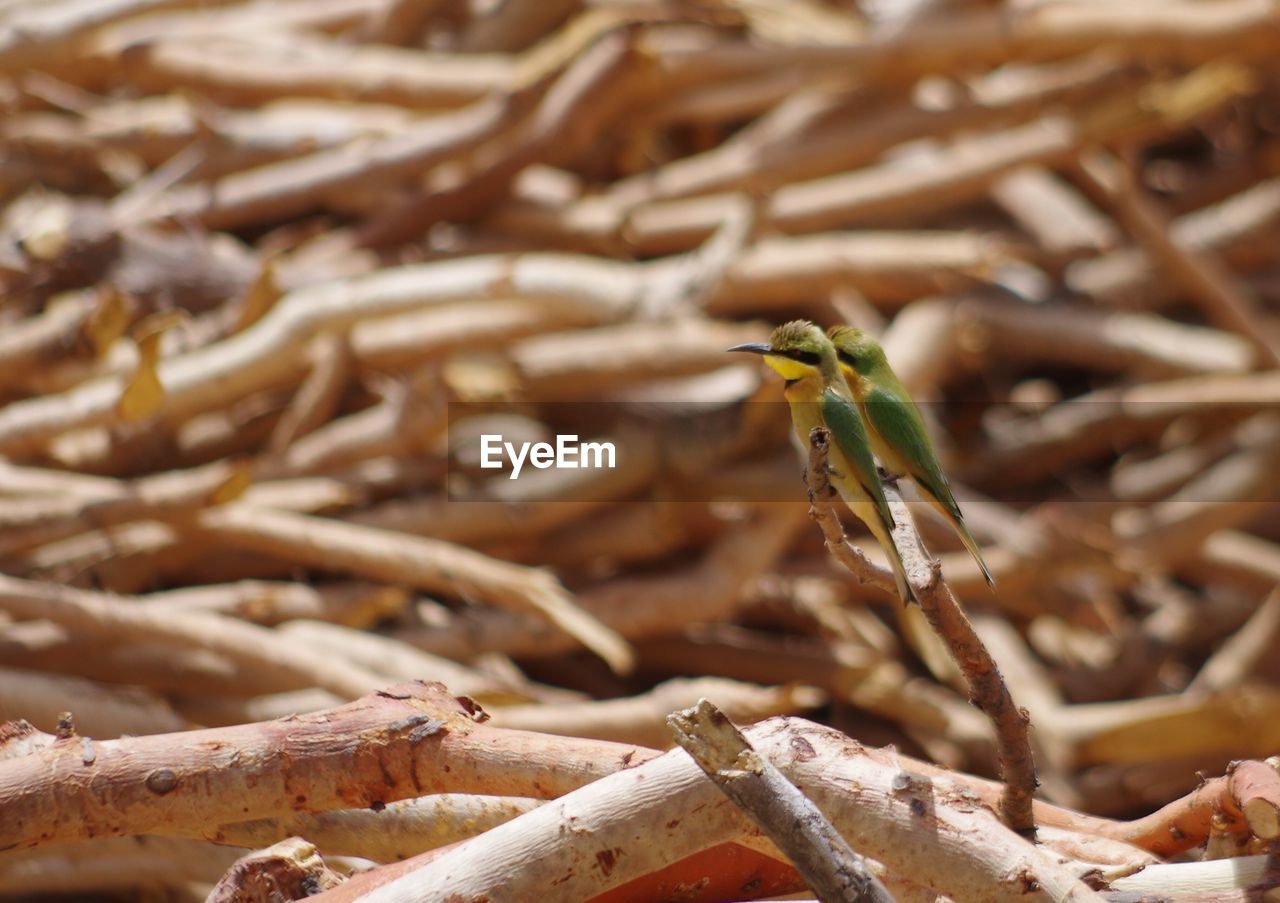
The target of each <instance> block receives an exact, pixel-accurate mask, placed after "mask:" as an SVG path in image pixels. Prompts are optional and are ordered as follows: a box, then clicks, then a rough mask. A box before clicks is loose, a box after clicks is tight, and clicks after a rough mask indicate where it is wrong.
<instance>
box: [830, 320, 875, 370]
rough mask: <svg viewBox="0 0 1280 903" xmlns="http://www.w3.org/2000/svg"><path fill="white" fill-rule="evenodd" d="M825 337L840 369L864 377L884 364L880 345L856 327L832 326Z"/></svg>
mask: <svg viewBox="0 0 1280 903" xmlns="http://www.w3.org/2000/svg"><path fill="white" fill-rule="evenodd" d="M827 335H828V336H829V337H830V338H831V344H832V345H834V346H835V348H836V358H837V359H838V360H839V361H840V366H841V367H845V368H848V369H850V370H854V371H856V372H857V373H859V374H861V375H863V376H865V375H867V374H869V373H871V372H872V371H874V370H875V369H876V368H877V367H880V366H882V365H883V364H884V362H885V358H884V349H883V348H881V347H880V343H879V342H877V341H876V340H875V339H873V338H872V337H871V336H870V335H868V334H867V333H865V332H863V331H862V330H861V329H859V328H858V327H856V326H832V327H831V328H830V329H829V330H827Z"/></svg>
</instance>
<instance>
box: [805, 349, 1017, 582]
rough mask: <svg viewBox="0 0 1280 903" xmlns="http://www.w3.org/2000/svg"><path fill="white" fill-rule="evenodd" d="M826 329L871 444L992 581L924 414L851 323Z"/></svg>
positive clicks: (881, 351)
mask: <svg viewBox="0 0 1280 903" xmlns="http://www.w3.org/2000/svg"><path fill="white" fill-rule="evenodd" d="M828 334H829V335H830V338H831V342H832V344H833V345H834V346H835V349H836V357H837V359H838V361H839V362H840V370H841V372H842V373H843V374H844V378H845V379H846V380H847V381H848V384H849V389H850V391H851V392H852V393H853V397H854V399H855V400H856V401H857V403H858V409H859V410H860V411H861V412H862V416H863V418H864V419H865V420H866V424H867V432H868V433H869V434H870V438H871V450H872V451H874V452H875V454H876V457H878V458H879V459H880V461H881V463H883V464H884V466H885V467H886V468H888V469H889V470H890V471H893V472H895V473H897V474H901V475H905V476H909V477H911V479H913V480H915V482H916V485H917V486H918V487H919V488H920V494H921V495H923V496H924V497H925V498H926V499H927V500H928V501H929V502H931V503H932V504H933V506H934V507H935V508H937V509H938V511H940V512H941V513H942V516H943V517H945V518H946V519H947V521H948V522H949V523H950V524H951V526H952V527H954V528H955V531H956V533H957V534H958V535H959V537H960V541H961V542H963V543H964V547H965V548H966V549H968V550H969V554H970V555H972V556H973V559H974V561H976V562H978V567H979V568H980V569H981V570H982V576H983V577H984V578H985V579H986V581H987V584H988V585H989V586H995V579H994V578H993V577H992V576H991V572H990V571H989V570H987V565H986V562H984V561H983V560H982V552H981V551H980V550H979V548H978V543H977V542H976V541H975V540H974V538H973V535H972V534H971V533H970V532H969V528H968V527H966V526H965V523H964V517H963V515H961V513H960V506H959V505H957V504H956V500H955V496H953V495H952V494H951V485H950V483H948V482H947V475H946V474H945V473H943V472H942V465H941V464H939V463H938V455H937V452H935V451H934V450H933V442H932V441H931V440H930V439H929V432H928V430H927V429H926V428H925V425H924V419H923V418H922V417H921V416H920V411H919V410H918V409H917V408H916V403H915V402H914V401H912V399H911V396H910V394H908V392H907V390H906V387H905V386H903V385H902V383H901V382H900V381H899V380H898V376H897V374H895V373H894V372H893V368H892V367H890V366H889V361H888V360H887V359H886V358H885V355H884V349H883V348H881V347H880V344H879V343H878V342H877V341H876V340H875V339H873V338H872V337H871V336H869V335H867V334H866V333H865V332H863V331H862V330H861V329H857V328H856V327H853V326H833V327H831V329H830V330H829V333H828Z"/></svg>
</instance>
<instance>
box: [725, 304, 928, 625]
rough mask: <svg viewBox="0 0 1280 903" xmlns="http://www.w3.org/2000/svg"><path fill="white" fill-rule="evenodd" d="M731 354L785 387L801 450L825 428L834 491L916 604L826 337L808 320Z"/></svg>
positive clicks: (905, 597) (863, 434)
mask: <svg viewBox="0 0 1280 903" xmlns="http://www.w3.org/2000/svg"><path fill="white" fill-rule="evenodd" d="M729 350H730V351H746V352H750V353H752V354H759V355H762V356H763V357H764V362H765V363H766V364H768V365H769V367H771V368H772V369H773V370H775V371H776V372H777V373H778V374H779V375H780V376H782V378H783V379H784V380H785V381H786V388H785V389H784V391H783V394H784V396H785V397H786V399H787V404H788V406H789V407H790V409H791V422H792V425H793V426H794V427H795V433H796V437H797V438H798V439H799V440H800V445H801V447H802V448H808V447H809V434H810V432H811V431H812V430H813V428H814V427H819V426H821V427H826V429H827V431H828V432H829V433H830V434H831V440H832V441H831V444H830V446H829V451H828V458H827V460H828V462H829V465H830V468H831V474H830V479H831V485H833V486H834V487H835V488H836V491H837V492H839V493H840V497H841V498H843V499H844V501H845V504H846V505H848V506H849V509H850V510H851V511H852V512H853V513H854V514H855V515H857V516H858V518H859V519H860V520H862V522H863V523H865V524H866V525H867V528H868V529H869V530H870V531H871V535H872V536H874V537H875V539H876V541H877V542H878V543H879V544H880V547H881V548H882V549H883V550H884V553H885V557H886V558H887V559H888V560H889V566H890V568H891V569H892V571H893V578H894V583H895V584H896V585H897V588H898V595H899V596H900V597H901V598H902V601H903V604H904V605H905V604H907V603H910V602H915V601H917V599H916V597H915V593H914V592H913V591H912V589H911V584H910V582H909V581H908V580H907V574H906V569H905V567H904V566H903V564H902V556H901V555H900V554H899V553H898V547H897V545H896V544H895V543H894V541H893V527H894V520H893V513H892V512H891V511H890V510H889V503H888V501H887V500H886V499H885V495H884V486H883V485H882V484H881V482H880V475H879V473H878V472H877V471H876V464H875V459H874V458H873V457H872V455H871V446H870V444H869V438H868V435H867V430H866V427H865V426H864V425H863V422H862V417H861V415H860V414H859V412H858V407H857V403H856V401H855V399H854V398H853V396H852V394H851V393H850V391H849V387H848V385H847V384H846V382H845V380H844V378H843V376H842V375H841V373H840V366H839V363H838V361H837V358H836V351H835V348H834V346H832V344H831V341H830V340H829V339H828V338H827V336H826V334H825V333H824V332H823V331H822V329H821V328H819V327H818V326H816V325H815V324H813V323H810V322H809V321H808V320H793V321H791V322H790V323H784V324H782V325H781V326H779V327H777V328H776V329H774V330H773V332H772V334H771V335H770V336H769V341H768V342H748V343H746V344H744V345H735V346H734V347H732V348H730V349H729Z"/></svg>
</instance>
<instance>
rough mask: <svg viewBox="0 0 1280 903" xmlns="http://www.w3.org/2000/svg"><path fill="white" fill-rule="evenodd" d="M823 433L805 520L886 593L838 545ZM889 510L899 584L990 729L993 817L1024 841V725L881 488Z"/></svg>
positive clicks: (812, 443) (888, 584)
mask: <svg viewBox="0 0 1280 903" xmlns="http://www.w3.org/2000/svg"><path fill="white" fill-rule="evenodd" d="M829 438H830V434H829V433H828V432H827V430H825V429H823V428H822V427H816V428H814V430H813V432H812V433H810V434H809V467H808V471H807V472H806V475H805V479H806V480H807V482H808V485H809V498H810V500H811V501H812V503H813V504H812V506H811V507H810V509H809V513H810V515H811V516H812V517H813V519H814V520H815V521H817V523H818V526H819V527H821V528H822V534H823V536H824V537H825V538H826V543H827V548H828V549H830V550H831V553H832V554H833V555H835V557H836V558H837V560H839V562H840V563H841V564H842V565H844V566H845V567H846V568H848V569H849V571H850V573H852V574H853V575H854V576H855V577H856V578H858V579H859V580H862V581H864V582H867V583H875V584H876V585H877V586H882V587H885V588H886V589H890V591H892V589H891V588H892V586H893V581H892V578H891V577H890V575H889V573H888V572H887V571H885V570H884V569H883V568H879V567H876V566H875V565H873V564H871V562H870V561H868V560H867V557H866V556H865V555H863V554H862V553H861V552H860V551H858V550H857V549H855V548H854V547H853V546H852V545H851V544H850V543H849V542H848V540H847V539H846V538H845V535H844V526H843V525H842V524H841V523H840V518H839V516H838V515H837V514H836V513H835V512H834V511H833V510H832V505H833V498H834V490H833V489H832V488H831V484H830V483H829V482H828V480H827V443H828V441H829ZM885 495H886V496H887V497H888V498H889V505H890V508H891V509H892V510H893V515H894V520H895V521H896V524H895V526H894V531H893V538H894V542H895V543H897V546H898V551H899V553H900V554H901V555H902V563H903V565H904V566H905V567H906V571H907V578H908V580H910V582H911V588H912V589H913V590H914V591H915V594H916V598H917V599H919V600H920V607H921V609H923V611H924V614H925V617H926V618H928V619H929V623H930V625H932V626H933V629H934V630H936V631H937V632H938V635H939V636H941V637H942V638H943V639H944V640H945V641H946V643H947V647H948V648H949V649H950V650H951V655H952V658H954V659H955V662H956V664H957V665H959V666H960V670H961V672H963V674H964V678H965V682H966V683H967V684H968V687H969V701H970V702H972V703H973V704H974V705H975V706H977V707H978V708H980V709H982V711H984V712H986V713H987V715H988V717H990V718H991V721H992V723H993V724H994V725H995V729H996V748H997V752H998V754H999V758H1000V770H1001V777H1003V779H1004V783H1005V787H1004V793H1003V794H1002V795H1001V797H1000V817H1001V819H1002V820H1003V821H1004V823H1005V824H1006V825H1008V826H1009V827H1010V828H1012V829H1013V830H1014V831H1017V832H1018V833H1019V834H1022V835H1024V836H1027V837H1033V838H1034V837H1035V830H1036V828H1035V818H1034V816H1033V815H1032V811H1031V800H1032V797H1033V796H1034V795H1035V788H1036V772H1035V761H1034V759H1033V758H1032V754H1031V719H1030V718H1029V717H1028V715H1027V712H1026V709H1022V708H1018V707H1017V706H1015V705H1014V703H1013V697H1012V696H1010V695H1009V688H1008V687H1007V686H1005V683H1004V678H1002V677H1001V676H1000V669H999V668H998V667H996V663H995V661H994V660H993V659H992V658H991V654H990V653H989V652H987V649H986V647H985V646H984V645H983V644H982V640H980V639H979V638H978V634H977V633H976V632H974V629H973V625H972V624H970V623H969V619H968V617H966V616H965V613H964V611H963V610H962V609H961V608H960V605H959V603H957V602H956V597H955V596H954V595H952V593H951V588H950V587H949V586H947V583H946V581H945V580H943V579H942V569H941V568H940V567H939V566H938V563H937V562H936V561H934V560H932V559H931V558H930V557H929V555H928V553H927V552H925V550H924V545H923V544H922V543H921V542H920V537H919V535H918V534H917V533H916V529H915V526H914V524H912V522H911V518H910V515H909V514H908V512H907V507H906V504H905V503H904V502H903V501H902V497H901V496H900V495H898V492H897V490H896V489H895V488H894V487H892V486H886V487H885Z"/></svg>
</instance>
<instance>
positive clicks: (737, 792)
mask: <svg viewBox="0 0 1280 903" xmlns="http://www.w3.org/2000/svg"><path fill="white" fill-rule="evenodd" d="M667 724H669V725H670V727H671V732H672V734H673V735H675V738H676V742H677V743H679V744H680V746H681V748H683V749H684V751H685V752H687V753H688V754H689V755H690V756H692V757H693V760H694V761H695V762H697V763H698V767H699V768H701V769H702V770H703V771H704V772H706V774H707V776H708V777H709V778H711V780H712V781H713V782H714V783H715V784H716V786H717V787H719V788H720V789H721V790H722V791H723V792H724V794H725V796H727V797H729V799H731V800H733V802H734V804H735V805H737V806H738V807H739V808H741V809H742V810H744V811H745V812H746V813H747V814H748V815H750V816H751V820H752V821H754V822H755V823H756V824H757V825H759V826H760V828H761V830H763V831H764V832H765V834H767V835H768V836H769V838H770V839H771V840H773V842H774V843H776V844H777V845H778V848H779V849H781V850H782V851H783V852H784V853H786V854H787V858H789V859H790V860H791V861H792V862H794V863H795V864H796V868H798V869H799V870H800V874H801V875H803V876H804V879H805V881H806V882H807V883H808V885H809V887H810V888H812V889H813V890H814V891H815V892H816V893H817V894H818V896H819V898H821V899H822V900H829V901H846V903H855V901H856V903H892V900H893V897H891V896H890V895H889V892H888V891H887V890H886V889H885V887H884V885H883V884H881V883H880V881H879V879H877V878H876V876H875V874H874V873H873V872H872V871H871V870H870V869H869V868H868V866H867V863H866V861H865V860H863V858H862V857H861V856H859V855H858V854H857V853H855V852H854V851H853V850H851V849H850V848H849V845H848V844H847V843H845V840H844V838H843V837H841V836H840V835H839V834H838V833H836V830H835V828H833V827H832V826H831V823H830V822H828V821H827V819H826V818H825V817H824V816H823V814H822V812H821V810H819V809H818V807H817V806H815V805H814V804H813V802H812V801H810V800H809V799H808V798H807V797H806V796H805V795H804V794H803V793H801V792H800V790H799V789H797V788H796V785H795V784H792V783H791V782H790V781H788V780H787V779H786V778H785V777H783V775H782V772H780V771H778V769H777V767H776V766H774V764H773V763H772V762H770V761H769V760H768V759H766V758H764V757H762V756H761V755H760V754H759V753H758V752H756V751H755V750H754V749H753V748H752V746H751V744H750V743H749V742H748V741H747V739H746V737H744V736H742V733H741V732H740V731H739V730H738V729H737V728H736V727H734V726H733V724H732V723H731V722H730V721H729V719H728V718H726V717H725V715H724V713H722V712H721V711H720V710H719V709H717V708H716V707H715V705H714V704H713V703H711V702H709V701H708V700H706V699H701V700H699V701H698V704H697V705H695V706H692V707H691V708H688V709H682V710H680V711H677V712H675V713H673V714H672V715H670V716H669V717H668V718H667Z"/></svg>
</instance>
